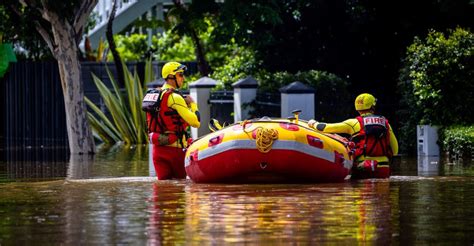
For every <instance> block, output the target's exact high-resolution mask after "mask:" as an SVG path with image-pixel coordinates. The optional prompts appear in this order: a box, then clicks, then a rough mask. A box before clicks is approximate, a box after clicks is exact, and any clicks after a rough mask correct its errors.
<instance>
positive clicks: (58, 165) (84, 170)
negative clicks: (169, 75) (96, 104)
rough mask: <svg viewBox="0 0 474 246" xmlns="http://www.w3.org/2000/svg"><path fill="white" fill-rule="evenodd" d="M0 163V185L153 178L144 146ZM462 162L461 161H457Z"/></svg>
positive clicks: (412, 164)
mask: <svg viewBox="0 0 474 246" xmlns="http://www.w3.org/2000/svg"><path fill="white" fill-rule="evenodd" d="M4 156H5V160H4V161H2V162H0V182H15V181H46V180H57V179H65V178H68V179H91V178H113V177H137V176H141V177H143V176H155V175H154V168H153V166H152V165H151V164H150V161H149V152H148V146H147V145H136V146H125V145H120V144H117V145H113V146H107V145H101V146H98V147H97V153H96V154H95V155H94V156H87V155H79V156H71V155H69V154H68V151H67V149H66V148H50V149H21V150H20V149H19V150H10V151H7V153H6V154H5V155H4ZM461 161H462V160H461ZM391 170H392V176H474V167H473V165H472V161H471V160H467V161H464V162H460V161H457V162H456V163H453V162H449V161H448V158H446V157H432V156H430V157H407V156H397V157H395V158H394V159H393V161H392V163H391Z"/></svg>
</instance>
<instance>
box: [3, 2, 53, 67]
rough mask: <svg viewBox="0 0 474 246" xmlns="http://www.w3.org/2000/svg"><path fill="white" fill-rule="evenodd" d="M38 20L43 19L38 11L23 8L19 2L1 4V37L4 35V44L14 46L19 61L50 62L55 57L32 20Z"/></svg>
mask: <svg viewBox="0 0 474 246" xmlns="http://www.w3.org/2000/svg"><path fill="white" fill-rule="evenodd" d="M13 8H15V9H17V10H18V11H19V13H20V14H21V16H18V15H17V14H16V13H15V12H14V11H13ZM37 18H39V19H42V18H41V17H40V16H39V15H38V13H36V11H33V10H31V9H30V8H24V7H22V5H21V3H20V2H19V1H16V0H2V1H1V3H0V19H1V21H0V35H3V41H4V42H6V43H12V44H13V46H14V48H15V50H14V51H15V53H16V55H17V58H18V59H19V60H22V59H32V60H48V59H52V57H53V56H52V55H51V51H50V50H49V48H48V46H47V45H46V43H45V41H44V40H43V38H42V37H41V36H40V35H39V33H38V32H37V31H36V27H35V25H32V20H33V19H37ZM19 47H21V48H19Z"/></svg>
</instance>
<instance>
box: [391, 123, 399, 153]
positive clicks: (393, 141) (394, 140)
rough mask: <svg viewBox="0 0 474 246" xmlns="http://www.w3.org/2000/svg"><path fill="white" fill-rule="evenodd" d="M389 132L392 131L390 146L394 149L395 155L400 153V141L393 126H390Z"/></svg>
mask: <svg viewBox="0 0 474 246" xmlns="http://www.w3.org/2000/svg"><path fill="white" fill-rule="evenodd" d="M389 127H390V129H389V132H390V148H391V149H392V154H393V155H394V156H395V155H397V154H398V141H397V138H396V137H395V134H394V133H393V130H392V126H390V125H389Z"/></svg>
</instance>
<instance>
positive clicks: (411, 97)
mask: <svg viewBox="0 0 474 246" xmlns="http://www.w3.org/2000/svg"><path fill="white" fill-rule="evenodd" d="M473 52H474V35H473V34H472V33H471V32H470V31H469V30H465V29H462V28H457V29H455V30H449V31H448V35H447V36H446V35H445V34H443V33H441V32H436V31H430V33H429V34H428V36H427V37H426V39H425V40H421V39H420V38H418V37H415V40H414V43H413V44H412V45H410V46H409V47H408V49H407V55H406V58H405V59H404V64H403V67H402V69H401V73H400V79H399V88H400V91H401V93H402V101H401V106H402V110H401V111H400V116H401V118H403V119H404V121H402V126H401V129H400V133H401V134H400V142H401V151H410V150H411V151H414V150H415V144H416V142H415V141H414V140H415V139H416V137H415V136H416V131H415V129H416V128H415V126H416V125H417V124H432V125H444V126H449V125H453V124H472V123H474V117H472V115H473V114H474V107H472V105H473V104H474V96H473V91H474V69H473V64H474V60H473V57H472V54H473Z"/></svg>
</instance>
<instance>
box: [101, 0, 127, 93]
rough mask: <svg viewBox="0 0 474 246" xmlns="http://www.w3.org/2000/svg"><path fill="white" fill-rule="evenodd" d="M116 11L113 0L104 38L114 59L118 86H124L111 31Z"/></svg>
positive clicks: (120, 62)
mask: <svg viewBox="0 0 474 246" xmlns="http://www.w3.org/2000/svg"><path fill="white" fill-rule="evenodd" d="M116 11H117V0H114V3H113V5H112V11H111V13H110V16H109V21H108V22H107V30H106V31H105V36H106V37H107V42H109V48H110V52H112V56H113V57H114V64H115V68H116V69H117V79H118V82H119V85H121V86H124V85H125V75H124V73H123V71H124V68H123V63H122V58H121V57H120V54H119V53H118V51H117V47H116V46H115V40H114V33H113V29H112V26H113V23H114V19H115V12H116Z"/></svg>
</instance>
